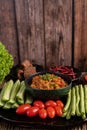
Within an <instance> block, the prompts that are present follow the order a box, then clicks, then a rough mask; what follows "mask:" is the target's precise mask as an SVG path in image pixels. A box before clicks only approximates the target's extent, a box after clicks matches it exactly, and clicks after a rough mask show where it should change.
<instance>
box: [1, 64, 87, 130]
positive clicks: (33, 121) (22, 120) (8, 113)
mask: <svg viewBox="0 0 87 130" xmlns="http://www.w3.org/2000/svg"><path fill="white" fill-rule="evenodd" d="M38 67H40V66H38ZM17 68H18V66H15V67H14V68H13V70H15V69H17ZM39 69H40V71H41V70H42V69H43V68H38V70H37V71H39ZM12 72H14V71H12ZM11 76H12V77H10V78H13V80H14V81H15V80H16V78H17V77H16V75H14V73H13V75H11ZM81 79H82V78H81ZM81 79H78V80H77V82H76V81H73V85H74V84H76V83H77V84H78V82H79V81H80V83H83V80H81ZM63 101H64V102H65V101H66V99H65V98H64V99H63ZM15 111H16V110H15V109H9V110H6V109H3V108H0V119H1V120H5V121H6V122H9V123H11V124H12V125H14V126H15V125H16V126H20V127H25V128H27V127H28V128H29V127H32V128H43V129H44V128H45V129H46V128H48V129H52V128H53V129H57V128H63V129H64V128H70V127H75V126H79V125H82V124H83V123H85V122H87V118H86V119H85V120H83V119H81V117H77V116H76V117H71V119H70V120H66V118H62V117H57V116H56V117H55V118H53V119H50V118H46V119H41V118H40V117H39V116H37V117H33V118H29V117H27V116H26V115H17V114H16V112H15Z"/></svg>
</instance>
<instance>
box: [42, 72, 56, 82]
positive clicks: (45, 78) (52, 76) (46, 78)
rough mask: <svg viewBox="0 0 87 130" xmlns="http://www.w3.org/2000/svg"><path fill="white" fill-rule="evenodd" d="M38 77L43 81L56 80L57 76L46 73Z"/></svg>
mask: <svg viewBox="0 0 87 130" xmlns="http://www.w3.org/2000/svg"><path fill="white" fill-rule="evenodd" d="M40 77H41V78H42V79H43V80H48V81H49V80H51V79H53V78H58V76H57V75H51V74H49V73H46V74H43V75H40Z"/></svg>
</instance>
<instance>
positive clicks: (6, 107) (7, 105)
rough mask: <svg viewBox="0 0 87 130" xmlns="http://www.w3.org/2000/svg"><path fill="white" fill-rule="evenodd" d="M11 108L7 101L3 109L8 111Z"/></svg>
mask: <svg viewBox="0 0 87 130" xmlns="http://www.w3.org/2000/svg"><path fill="white" fill-rule="evenodd" d="M10 108H11V103H9V102H8V101H7V102H6V103H5V104H4V106H3V109H10Z"/></svg>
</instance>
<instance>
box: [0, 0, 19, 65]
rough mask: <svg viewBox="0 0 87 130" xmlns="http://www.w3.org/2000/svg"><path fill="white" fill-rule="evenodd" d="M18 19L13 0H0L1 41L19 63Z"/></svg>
mask: <svg viewBox="0 0 87 130" xmlns="http://www.w3.org/2000/svg"><path fill="white" fill-rule="evenodd" d="M15 27H16V21H15V11H14V1H13V0H0V41H1V42H3V44H5V46H6V48H7V49H8V51H9V53H11V54H12V55H13V57H14V62H15V64H17V63H18V50H17V36H16V28H15Z"/></svg>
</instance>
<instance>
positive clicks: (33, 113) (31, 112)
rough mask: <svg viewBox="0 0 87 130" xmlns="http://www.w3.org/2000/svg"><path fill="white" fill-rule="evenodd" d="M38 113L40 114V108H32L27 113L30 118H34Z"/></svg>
mask: <svg viewBox="0 0 87 130" xmlns="http://www.w3.org/2000/svg"><path fill="white" fill-rule="evenodd" d="M38 113H39V107H36V106H32V107H30V108H29V109H28V110H27V112H26V114H27V116H29V117H34V116H36V115H37V114H38Z"/></svg>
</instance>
